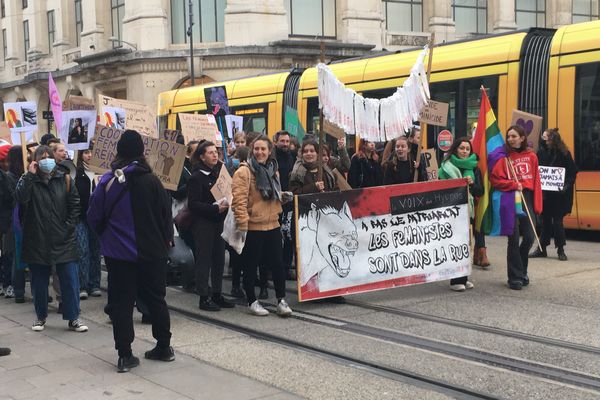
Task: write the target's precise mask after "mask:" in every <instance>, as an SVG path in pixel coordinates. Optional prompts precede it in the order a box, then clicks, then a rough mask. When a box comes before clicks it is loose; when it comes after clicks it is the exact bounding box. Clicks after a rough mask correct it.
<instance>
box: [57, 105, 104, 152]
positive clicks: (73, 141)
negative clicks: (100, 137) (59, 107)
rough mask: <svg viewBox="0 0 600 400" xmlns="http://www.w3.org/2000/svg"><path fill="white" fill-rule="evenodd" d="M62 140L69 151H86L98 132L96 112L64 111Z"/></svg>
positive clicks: (61, 130) (61, 129)
mask: <svg viewBox="0 0 600 400" xmlns="http://www.w3.org/2000/svg"><path fill="white" fill-rule="evenodd" d="M59 129H60V132H59V133H60V140H61V141H62V142H63V143H64V144H65V147H66V148H67V149H69V150H86V149H89V147H90V140H91V139H92V138H93V137H94V133H95V131H96V111H95V110H92V111H63V112H62V126H61V127H60V128H59Z"/></svg>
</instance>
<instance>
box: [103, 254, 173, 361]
mask: <svg viewBox="0 0 600 400" xmlns="http://www.w3.org/2000/svg"><path fill="white" fill-rule="evenodd" d="M104 260H105V261H106V268H107V269H108V297H109V307H108V308H109V310H110V317H111V320H112V326H113V336H114V339H115V349H117V351H118V352H119V357H126V356H129V355H130V354H131V343H133V339H134V338H135V332H134V330H133V305H134V304H135V300H136V297H137V296H138V295H139V296H140V299H141V300H142V301H143V302H144V304H145V305H146V306H147V307H148V311H149V313H150V316H151V319H152V336H154V338H155V339H156V341H157V343H158V346H159V347H161V348H165V347H168V346H169V345H170V343H171V318H170V316H169V309H168V308H167V303H166V301H165V295H166V284H167V262H166V260H157V261H152V262H143V263H142V262H139V263H134V262H128V261H123V260H117V259H114V258H109V257H104Z"/></svg>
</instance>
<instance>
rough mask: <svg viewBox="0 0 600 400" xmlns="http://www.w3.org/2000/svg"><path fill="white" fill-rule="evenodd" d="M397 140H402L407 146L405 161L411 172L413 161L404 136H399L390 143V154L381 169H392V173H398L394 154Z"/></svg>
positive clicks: (395, 154)
mask: <svg viewBox="0 0 600 400" xmlns="http://www.w3.org/2000/svg"><path fill="white" fill-rule="evenodd" d="M399 140H403V141H405V142H406V145H407V146H408V154H407V160H408V165H409V167H410V170H411V171H414V161H415V160H414V159H413V154H412V152H411V151H410V142H409V140H408V137H406V136H400V137H398V138H396V139H394V140H392V141H391V143H392V144H391V150H392V151H391V153H390V155H389V156H388V159H387V160H384V161H383V168H393V170H394V172H397V171H398V161H399V160H398V154H397V153H396V143H398V141H399Z"/></svg>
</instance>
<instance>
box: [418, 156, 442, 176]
mask: <svg viewBox="0 0 600 400" xmlns="http://www.w3.org/2000/svg"><path fill="white" fill-rule="evenodd" d="M421 154H423V157H425V161H427V180H428V181H437V180H438V169H439V168H438V162H437V158H436V156H435V149H427V150H421Z"/></svg>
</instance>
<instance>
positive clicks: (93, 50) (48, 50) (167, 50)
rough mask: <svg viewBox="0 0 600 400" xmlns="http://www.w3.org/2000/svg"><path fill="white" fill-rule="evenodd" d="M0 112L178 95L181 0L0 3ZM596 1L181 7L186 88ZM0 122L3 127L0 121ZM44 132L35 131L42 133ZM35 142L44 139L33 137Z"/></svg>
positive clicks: (541, 22)
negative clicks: (32, 104)
mask: <svg viewBox="0 0 600 400" xmlns="http://www.w3.org/2000/svg"><path fill="white" fill-rule="evenodd" d="M0 2H1V3H0V13H1V14H0V28H1V30H2V36H1V37H0V40H1V42H2V48H3V53H2V60H1V62H0V101H1V102H12V101H20V100H29V101H37V102H38V115H40V116H41V115H42V111H46V110H49V109H50V107H49V100H48V86H47V82H48V79H47V78H48V72H52V75H53V77H54V79H55V81H56V83H57V86H58V89H59V91H60V94H61V96H62V97H63V99H64V98H65V97H66V96H68V95H70V94H73V95H83V96H85V97H88V98H92V99H95V98H97V95H98V94H105V95H108V96H112V97H116V98H122V99H128V100H134V101H139V102H142V103H145V104H149V105H152V106H155V105H156V99H157V95H158V94H159V93H160V92H162V91H165V90H170V89H173V88H177V87H182V86H185V85H188V84H189V76H190V62H189V60H190V57H189V54H190V50H189V48H190V45H189V40H190V38H189V35H188V32H189V26H188V25H189V3H190V0H0ZM598 3H599V0H191V4H192V20H193V25H192V29H191V33H192V36H193V47H194V75H195V76H196V84H198V83H206V82H211V81H219V80H227V79H233V78H237V77H240V76H247V75H254V74H259V73H266V72H271V71H276V70H283V69H290V68H294V67H308V66H312V65H314V64H315V63H316V62H317V61H318V60H319V57H320V52H321V51H320V44H321V42H324V43H325V57H326V59H328V60H331V59H340V58H348V57H355V56H361V55H365V54H367V53H371V52H377V51H381V50H389V51H393V50H399V49H402V48H406V47H414V46H421V45H424V44H425V43H426V42H427V40H428V38H429V35H430V33H431V32H435V34H436V42H441V41H450V40H454V39H460V38H465V37H470V36H478V35H486V34H491V33H498V32H507V31H512V30H516V29H522V28H529V27H542V28H544V27H545V28H556V27H559V26H561V25H565V24H570V23H575V22H582V21H589V20H592V19H598V14H599V11H598ZM2 118H3V116H2ZM48 126H49V124H45V123H44V122H42V121H40V127H41V129H42V130H46V129H48ZM41 133H44V132H41Z"/></svg>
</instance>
